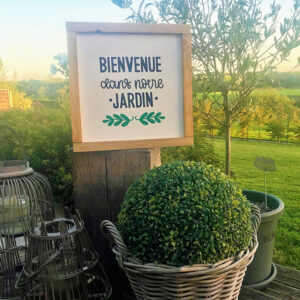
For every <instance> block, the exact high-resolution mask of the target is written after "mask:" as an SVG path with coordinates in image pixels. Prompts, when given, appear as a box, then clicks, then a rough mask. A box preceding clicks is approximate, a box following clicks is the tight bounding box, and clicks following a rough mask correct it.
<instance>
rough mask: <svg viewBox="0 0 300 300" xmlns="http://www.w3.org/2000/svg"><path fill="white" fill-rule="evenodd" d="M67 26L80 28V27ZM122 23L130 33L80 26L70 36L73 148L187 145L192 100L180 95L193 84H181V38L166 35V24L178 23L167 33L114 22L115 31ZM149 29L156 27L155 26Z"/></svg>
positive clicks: (80, 149)
mask: <svg viewBox="0 0 300 300" xmlns="http://www.w3.org/2000/svg"><path fill="white" fill-rule="evenodd" d="M69 24H73V25H74V24H75V28H77V27H76V25H77V26H79V27H80V23H69ZM93 25H95V24H93ZM98 25H99V26H100V27H101V25H102V26H103V23H99V24H98ZM124 25H130V26H129V27H130V30H131V31H130V32H126V31H125V32H118V31H119V30H117V29H118V28H116V30H115V31H114V32H103V30H101V32H99V31H96V32H93V31H92V30H91V31H88V32H86V31H83V32H82V31H80V28H78V29H79V30H78V31H76V34H75V36H73V37H74V38H75V41H73V42H75V43H76V48H75V49H76V52H75V53H72V51H73V50H74V49H73V47H71V53H70V46H71V45H70V38H69V57H70V56H71V57H74V56H75V57H76V66H75V68H76V69H75V70H74V66H72V65H71V62H70V77H71V76H72V71H75V72H74V73H75V74H76V75H75V74H73V75H75V76H73V77H76V84H75V85H74V84H73V85H72V82H73V83H74V79H73V80H71V84H70V88H71V97H72V95H73V97H74V95H75V96H76V97H75V98H76V99H75V100H76V101H74V99H73V100H72V99H71V100H72V102H71V103H72V106H74V104H75V105H78V106H79V108H80V109H79V110H78V108H77V107H76V108H75V109H74V108H72V121H73V123H74V122H75V124H73V125H75V127H76V126H77V125H78V123H80V126H79V127H80V128H79V130H80V133H79V134H75V140H74V126H73V142H74V146H75V148H76V146H77V151H93V150H108V149H121V148H123V149H126V148H144V147H154V146H169V145H177V144H191V142H192V132H189V134H188V135H187V134H186V133H187V127H188V128H189V127H191V124H190V123H191V122H192V116H191V115H190V116H187V111H189V114H191V109H189V110H188V109H187V106H188V105H190V106H191V101H188V99H185V98H187V97H189V95H188V94H187V93H185V92H184V90H185V88H187V89H190V88H191V86H187V84H186V81H184V76H188V75H187V74H184V69H186V68H187V66H186V64H184V63H183V62H184V56H185V55H186V54H185V53H183V52H184V50H185V48H184V47H183V46H184V43H183V34H182V33H181V34H179V33H175V34H171V33H170V32H169V26H172V27H173V26H178V25H166V26H167V27H164V30H165V31H166V32H161V31H160V32H155V30H152V31H154V32H151V31H150V32H149V31H147V32H134V31H133V32H132V30H133V29H134V28H137V27H138V26H142V27H144V26H146V27H147V25H145V24H122V25H120V24H114V26H119V29H120V28H122V27H121V26H124ZM148 26H150V27H151V29H153V28H154V29H158V27H157V26H159V25H148ZM183 26H184V25H183ZM71 27H72V26H71ZM125 27H126V26H125ZM150 27H149V28H150ZM123 29H124V28H123ZM167 29H168V30H167ZM128 31H129V30H128ZM72 40H73V39H72ZM72 67H73V69H72ZM190 77H191V74H190ZM70 79H71V78H70ZM72 89H73V93H72ZM74 89H76V90H75V91H74ZM190 94H191V93H190ZM190 96H191V95H190ZM74 102H75V103H74ZM74 111H75V119H74ZM188 122H189V124H188ZM75 130H78V129H77V128H75ZM189 130H190V129H189ZM78 137H79V140H78ZM187 138H188V139H187ZM120 142H121V144H120ZM125 142H126V143H125ZM160 142H161V143H160ZM79 144H81V145H79Z"/></svg>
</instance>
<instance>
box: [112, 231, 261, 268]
mask: <svg viewBox="0 0 300 300" xmlns="http://www.w3.org/2000/svg"><path fill="white" fill-rule="evenodd" d="M257 247H258V241H257V235H256V234H255V235H253V237H252V240H251V242H250V245H249V246H248V248H247V249H246V250H244V251H241V252H240V253H239V254H237V255H235V256H232V257H229V258H226V259H223V260H221V261H218V262H216V263H207V264H193V265H184V266H180V267H176V266H171V265H166V264H155V263H143V262H142V261H141V260H140V259H138V258H137V257H135V256H134V255H133V254H132V253H131V252H128V253H127V255H126V257H124V256H123V255H122V254H121V253H120V252H119V251H118V250H117V249H118V247H117V246H113V248H112V250H113V252H114V254H115V255H117V256H118V257H119V258H120V260H121V261H122V265H124V267H129V268H130V269H131V268H138V269H143V272H145V273H152V274H153V273H159V274H162V273H165V274H166V273H169V274H171V273H174V274H175V273H191V272H193V273H194V272H201V274H205V273H206V272H207V273H209V272H211V271H212V270H214V271H215V272H217V271H218V270H220V272H224V270H230V269H232V268H234V267H235V266H236V265H238V264H239V263H240V262H241V261H244V260H245V259H246V258H247V257H249V256H251V255H252V254H254V253H255V251H256V249H257Z"/></svg>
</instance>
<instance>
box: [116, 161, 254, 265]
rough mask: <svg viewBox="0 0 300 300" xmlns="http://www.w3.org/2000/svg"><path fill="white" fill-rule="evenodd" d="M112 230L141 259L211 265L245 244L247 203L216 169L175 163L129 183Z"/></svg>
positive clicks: (248, 217)
mask: <svg viewBox="0 0 300 300" xmlns="http://www.w3.org/2000/svg"><path fill="white" fill-rule="evenodd" d="M117 228H118V230H119V231H120V233H121V235H122V237H123V239H124V242H125V243H126V245H127V247H128V249H129V250H130V251H131V252H132V253H133V254H134V255H136V256H137V257H138V258H140V259H141V260H142V261H143V262H144V263H151V262H155V263H161V264H167V265H173V266H183V265H191V264H198V263H215V262H217V261H220V260H223V259H225V258H228V257H231V256H234V255H236V254H238V253H239V252H240V251H242V250H245V249H246V248H247V247H248V246H249V244H250V241H251V236H252V227H251V209H250V202H249V201H248V200H247V199H246V198H245V197H244V196H243V194H242V190H241V189H240V188H239V187H238V185H237V184H236V183H235V182H234V181H233V180H232V179H230V178H229V177H228V176H226V175H225V174H223V173H222V172H221V171H220V170H219V169H216V168H215V167H213V166H211V165H206V164H204V163H201V162H183V161H177V162H173V163H170V164H166V165H163V166H160V167H157V168H154V169H152V170H150V171H147V172H146V173H145V174H144V175H143V176H141V177H140V178H139V179H138V180H137V181H136V182H135V183H133V184H132V185H131V187H130V188H129V189H128V191H127V193H126V196H125V200H124V202H123V204H122V208H121V212H120V214H119V216H118V222H117Z"/></svg>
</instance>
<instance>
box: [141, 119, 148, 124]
mask: <svg viewBox="0 0 300 300" xmlns="http://www.w3.org/2000/svg"><path fill="white" fill-rule="evenodd" d="M139 121H140V122H141V123H142V124H143V125H148V123H147V122H146V121H145V120H143V119H139Z"/></svg>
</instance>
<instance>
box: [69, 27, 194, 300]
mask: <svg viewBox="0 0 300 300" xmlns="http://www.w3.org/2000/svg"><path fill="white" fill-rule="evenodd" d="M67 34H68V36H67V39H68V59H69V73H70V74H69V75H70V98H71V115H72V139H73V149H74V154H73V175H74V198H75V205H76V207H77V208H78V209H79V212H80V213H81V215H82V218H83V219H84V221H85V224H86V228H87V230H88V233H89V235H90V236H91V238H92V240H93V242H94V243H95V246H96V249H97V250H98V252H99V254H100V258H101V262H102V264H103V265H104V266H105V267H106V271H107V273H108V274H109V277H110V280H111V282H112V285H113V289H114V292H115V293H116V296H115V299H117V300H121V299H125V298H124V295H122V293H118V292H119V290H123V287H122V282H123V280H122V276H121V275H120V274H122V272H121V270H120V268H119V267H118V266H117V264H116V262H115V259H114V258H113V255H112V253H111V251H110V250H109V249H108V244H107V242H106V241H104V238H103V237H102V235H101V233H100V227H99V225H100V222H101V221H102V220H104V219H109V220H112V221H113V222H114V221H116V217H117V214H118V212H119V210H120V205H121V203H122V201H123V199H124V195H125V192H126V190H127V188H128V187H129V186H130V185H131V184H132V183H133V182H134V181H135V180H136V179H137V177H139V176H140V175H142V174H143V173H144V172H145V171H147V170H149V169H151V168H152V167H153V166H158V165H160V147H169V146H183V145H191V144H192V143H193V118H192V68H191V31H190V26H189V25H177V24H173V25H168V24H129V23H124V24H117V23H77V22H71V23H67Z"/></svg>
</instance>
